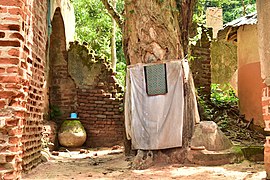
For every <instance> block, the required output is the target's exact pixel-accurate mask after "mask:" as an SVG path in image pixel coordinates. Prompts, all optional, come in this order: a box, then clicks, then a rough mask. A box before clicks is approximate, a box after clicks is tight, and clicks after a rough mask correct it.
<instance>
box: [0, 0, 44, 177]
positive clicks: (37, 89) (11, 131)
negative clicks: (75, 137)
mask: <svg viewBox="0 0 270 180" xmlns="http://www.w3.org/2000/svg"><path fill="white" fill-rule="evenodd" d="M46 14H47V1H41V0H30V1H25V0H21V1H18V0H9V1H7V0H0V17H1V24H0V142H1V144H0V167H1V168H0V178H1V179H17V178H19V177H20V174H21V173H20V172H21V170H22V169H24V170H29V169H31V168H32V167H34V166H36V165H37V164H38V163H39V162H40V150H41V141H40V138H41V137H40V136H41V131H42V121H43V116H42V110H43V85H44V66H45V59H46V55H45V54H46V41H47V22H46Z"/></svg>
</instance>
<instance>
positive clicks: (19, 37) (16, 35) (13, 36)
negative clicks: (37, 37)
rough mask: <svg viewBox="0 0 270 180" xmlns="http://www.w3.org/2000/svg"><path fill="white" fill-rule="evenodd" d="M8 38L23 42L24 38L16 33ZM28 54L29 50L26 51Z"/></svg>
mask: <svg viewBox="0 0 270 180" xmlns="http://www.w3.org/2000/svg"><path fill="white" fill-rule="evenodd" d="M9 37H10V38H16V39H19V40H22V41H24V37H23V36H22V34H21V33H18V32H15V33H13V34H11V35H10V36H9ZM28 52H29V50H28Z"/></svg>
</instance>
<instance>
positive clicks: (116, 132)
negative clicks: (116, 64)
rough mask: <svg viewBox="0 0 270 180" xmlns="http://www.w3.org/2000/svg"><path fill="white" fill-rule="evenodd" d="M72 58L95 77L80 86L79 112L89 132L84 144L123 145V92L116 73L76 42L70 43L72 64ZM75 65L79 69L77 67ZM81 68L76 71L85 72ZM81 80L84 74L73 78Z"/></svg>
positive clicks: (80, 83) (78, 86)
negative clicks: (116, 78)
mask: <svg viewBox="0 0 270 180" xmlns="http://www.w3.org/2000/svg"><path fill="white" fill-rule="evenodd" d="M70 59H72V61H73V62H79V61H81V62H82V63H83V64H84V67H89V72H88V73H86V74H91V77H93V79H92V78H91V79H92V80H89V81H84V82H79V83H78V84H77V89H78V91H77V92H78V101H77V103H78V108H77V112H78V115H79V117H80V119H81V122H82V124H83V125H84V127H85V130H86V132H87V140H86V143H85V145H86V146H88V147H101V146H103V147H104V146H105V147H106V146H107V147H109V146H113V145H117V144H118V145H119V144H122V143H123V137H124V136H123V133H124V114H123V97H122V95H123V90H122V88H121V87H120V86H119V85H118V84H117V82H116V81H115V77H114V76H115V74H114V73H113V71H112V69H111V67H110V65H109V64H108V63H107V62H106V61H105V60H104V59H102V58H100V57H97V56H95V55H93V54H89V52H88V50H87V48H85V47H84V46H81V45H79V44H77V43H73V44H71V48H70V50H69V61H70ZM71 63H72V62H71ZM72 65H73V67H74V66H76V64H72ZM74 68H75V67H74ZM75 69H77V68H75ZM82 69H83V68H82ZM82 69H77V71H79V70H81V71H82ZM96 69H99V71H96ZM76 74H77V75H78V74H79V73H76ZM82 77H84V75H83V74H81V75H78V77H74V79H76V78H77V79H82ZM90 81H91V82H90Z"/></svg>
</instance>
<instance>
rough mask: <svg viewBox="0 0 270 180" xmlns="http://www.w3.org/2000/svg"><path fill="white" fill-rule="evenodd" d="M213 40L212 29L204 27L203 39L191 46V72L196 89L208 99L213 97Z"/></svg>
mask: <svg viewBox="0 0 270 180" xmlns="http://www.w3.org/2000/svg"><path fill="white" fill-rule="evenodd" d="M211 38H212V29H206V28H205V27H202V34H201V39H199V40H198V41H197V43H196V45H195V46H194V45H192V46H191V56H193V57H194V59H192V60H191V62H190V65H191V70H192V75H193V78H194V84H195V87H196V88H201V93H203V94H205V95H206V96H207V97H210V95H211V52H210V47H211Z"/></svg>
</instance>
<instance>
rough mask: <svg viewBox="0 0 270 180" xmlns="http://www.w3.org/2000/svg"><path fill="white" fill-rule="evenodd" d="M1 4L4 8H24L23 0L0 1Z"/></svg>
mask: <svg viewBox="0 0 270 180" xmlns="http://www.w3.org/2000/svg"><path fill="white" fill-rule="evenodd" d="M0 4H1V5H2V6H17V7H22V6H23V2H22V1H21V0H8V1H7V0H0Z"/></svg>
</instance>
